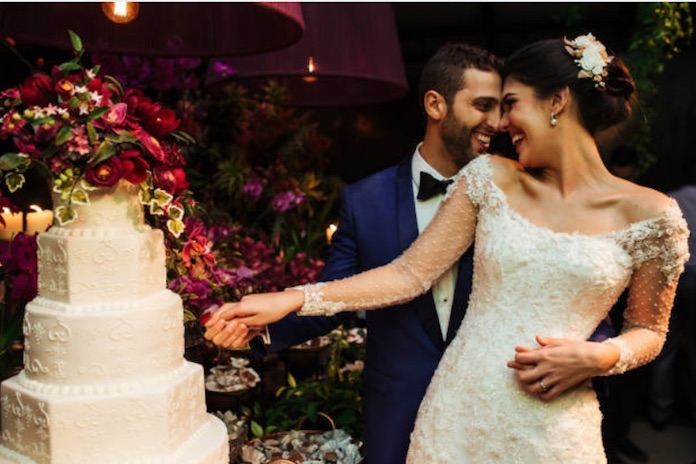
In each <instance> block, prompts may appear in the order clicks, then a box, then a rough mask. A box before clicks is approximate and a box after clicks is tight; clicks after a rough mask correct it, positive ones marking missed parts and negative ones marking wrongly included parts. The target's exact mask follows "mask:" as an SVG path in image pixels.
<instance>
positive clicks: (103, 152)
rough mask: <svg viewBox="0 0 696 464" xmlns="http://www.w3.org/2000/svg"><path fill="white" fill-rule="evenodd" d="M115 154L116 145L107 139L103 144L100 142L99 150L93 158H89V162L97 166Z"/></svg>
mask: <svg viewBox="0 0 696 464" xmlns="http://www.w3.org/2000/svg"><path fill="white" fill-rule="evenodd" d="M115 154H116V147H115V146H114V145H113V144H111V143H109V142H107V141H106V140H105V141H103V142H102V143H101V144H99V148H97V152H96V153H95V154H94V157H93V158H92V159H91V160H89V164H90V166H96V165H97V164H99V163H103V162H104V161H106V160H108V159H109V158H111V157H112V156H114V155H115Z"/></svg>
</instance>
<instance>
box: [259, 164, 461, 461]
mask: <svg viewBox="0 0 696 464" xmlns="http://www.w3.org/2000/svg"><path fill="white" fill-rule="evenodd" d="M411 178H412V176H411V157H408V158H407V159H405V160H404V161H402V162H401V163H399V164H398V165H395V166H392V167H390V168H387V169H385V170H383V171H380V172H378V173H376V174H373V175H371V176H369V177H367V178H365V179H363V180H361V181H359V182H357V183H355V184H352V185H349V186H347V187H346V188H345V189H344V191H343V194H342V200H341V212H340V219H339V225H338V229H337V231H336V232H335V234H334V235H333V239H332V245H331V247H330V249H329V253H328V256H327V259H326V265H325V267H324V269H323V272H322V274H321V280H324V281H325V280H334V279H338V278H342V277H346V276H350V275H353V274H356V273H358V272H361V271H364V270H367V269H371V268H374V267H377V266H381V265H383V264H386V263H389V262H390V261H392V260H393V259H394V258H396V257H397V256H399V255H400V254H401V253H402V252H403V251H404V250H405V249H406V248H408V246H409V245H410V244H411V243H412V242H413V241H414V240H415V239H416V237H417V236H418V225H417V222H416V211H415V204H414V199H413V190H412V187H411ZM472 254H473V247H472V249H470V250H469V251H468V252H467V253H466V254H465V255H464V256H463V257H462V259H461V260H460V262H459V270H458V274H457V279H458V280H457V285H456V291H455V296H454V300H453V305H452V315H451V318H450V322H449V329H448V333H447V337H446V340H443V338H442V334H441V331H440V326H439V322H438V317H437V313H436V311H435V304H434V301H433V297H432V294H431V293H430V292H428V293H427V294H425V295H423V296H421V297H418V298H416V299H415V300H413V301H411V302H409V303H406V304H402V305H398V306H394V307H390V308H384V309H378V310H370V311H367V312H366V318H367V350H366V352H367V354H366V359H365V371H364V376H363V380H364V382H363V384H364V401H365V437H364V438H365V447H366V448H365V450H366V461H367V463H368V464H403V463H404V462H405V458H406V452H407V449H408V444H409V435H410V432H411V430H412V429H413V423H414V420H415V417H416V412H417V410H418V406H419V405H420V403H421V400H422V399H423V395H424V394H425V390H426V388H427V386H428V384H429V383H430V379H431V377H432V375H433V372H434V371H435V368H436V367H437V365H438V362H439V361H440V358H441V356H442V354H443V352H444V350H445V347H446V346H447V344H448V343H449V342H450V340H452V338H453V337H454V335H455V333H456V331H457V329H458V328H459V325H460V324H461V321H462V319H463V317H464V312H465V310H466V307H467V303H468V299H469V293H470V292H471V279H472V273H473V269H472V268H473V264H472ZM347 317H348V314H346V313H343V314H339V315H338V316H335V317H331V318H328V317H298V316H296V315H294V314H293V315H290V316H288V317H286V318H285V319H283V320H282V321H279V322H277V323H275V324H272V325H271V326H269V331H270V334H271V340H272V344H271V345H270V346H269V347H267V348H268V350H269V351H278V350H280V349H284V348H286V347H288V346H291V345H294V344H297V343H301V342H303V341H306V340H309V339H311V338H314V337H316V336H319V335H322V334H325V333H328V332H329V331H331V330H332V329H333V328H335V327H337V326H338V325H339V324H340V323H342V322H343V321H345V320H346V319H347Z"/></svg>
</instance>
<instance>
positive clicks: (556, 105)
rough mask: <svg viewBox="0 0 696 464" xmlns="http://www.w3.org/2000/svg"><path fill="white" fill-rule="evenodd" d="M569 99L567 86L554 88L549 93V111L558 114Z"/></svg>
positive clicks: (566, 105)
mask: <svg viewBox="0 0 696 464" xmlns="http://www.w3.org/2000/svg"><path fill="white" fill-rule="evenodd" d="M569 101H570V89H569V88H568V86H565V87H563V88H562V89H559V90H556V91H555V92H553V94H551V112H552V113H553V114H555V115H560V114H561V113H563V111H564V110H565V109H566V108H567V107H568V104H569Z"/></svg>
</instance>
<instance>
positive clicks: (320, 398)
mask: <svg viewBox="0 0 696 464" xmlns="http://www.w3.org/2000/svg"><path fill="white" fill-rule="evenodd" d="M347 334H348V332H346V330H344V329H337V330H334V331H333V332H332V333H331V334H330V338H331V340H332V343H331V357H330V359H329V363H328V366H327V373H326V376H324V377H322V378H320V379H314V380H303V381H298V380H296V379H295V377H294V376H293V375H292V374H288V378H287V385H285V386H283V387H280V388H279V389H278V391H277V392H276V401H275V402H273V403H272V404H271V405H269V406H268V407H267V408H266V409H265V410H264V409H263V408H261V407H260V406H259V405H258V404H256V405H254V408H253V409H251V408H247V409H246V410H245V414H246V416H247V417H249V418H251V430H252V433H253V434H254V436H257V437H260V436H263V435H268V434H270V433H274V432H278V431H287V430H292V429H294V428H296V427H297V425H298V423H300V422H302V421H305V423H309V424H317V423H321V422H322V418H321V417H320V416H321V414H322V413H323V414H326V415H327V416H329V417H330V418H331V419H332V420H333V421H334V424H335V426H336V428H340V429H343V430H345V431H346V432H347V433H349V434H350V435H351V436H353V437H356V438H359V437H362V434H363V404H362V370H361V369H355V370H351V369H345V367H346V366H347V365H354V364H352V363H355V361H360V360H362V359H363V358H364V353H365V352H364V350H365V345H364V343H354V342H350V341H349V340H348V338H347ZM358 365H359V363H358ZM262 423H264V424H265V425H261V424H262Z"/></svg>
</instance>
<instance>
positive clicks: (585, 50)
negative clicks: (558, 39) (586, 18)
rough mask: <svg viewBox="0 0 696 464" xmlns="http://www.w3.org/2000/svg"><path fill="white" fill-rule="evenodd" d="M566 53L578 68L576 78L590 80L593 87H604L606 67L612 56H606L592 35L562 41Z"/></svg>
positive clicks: (605, 51) (602, 47) (600, 44)
mask: <svg viewBox="0 0 696 464" xmlns="http://www.w3.org/2000/svg"><path fill="white" fill-rule="evenodd" d="M563 42H564V43H565V49H566V51H567V52H568V53H569V54H570V56H572V57H573V58H575V63H577V65H578V66H579V67H580V71H579V72H578V78H579V79H584V78H590V79H592V80H593V81H594V83H595V87H602V88H603V87H604V78H605V77H606V76H607V65H608V64H609V63H610V62H611V60H612V58H614V57H613V56H609V55H608V54H607V50H606V48H605V47H604V45H603V44H602V42H600V41H599V40H597V39H596V38H595V36H593V35H592V34H587V35H581V36H578V37H576V38H575V39H574V40H568V39H567V38H564V39H563Z"/></svg>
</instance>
